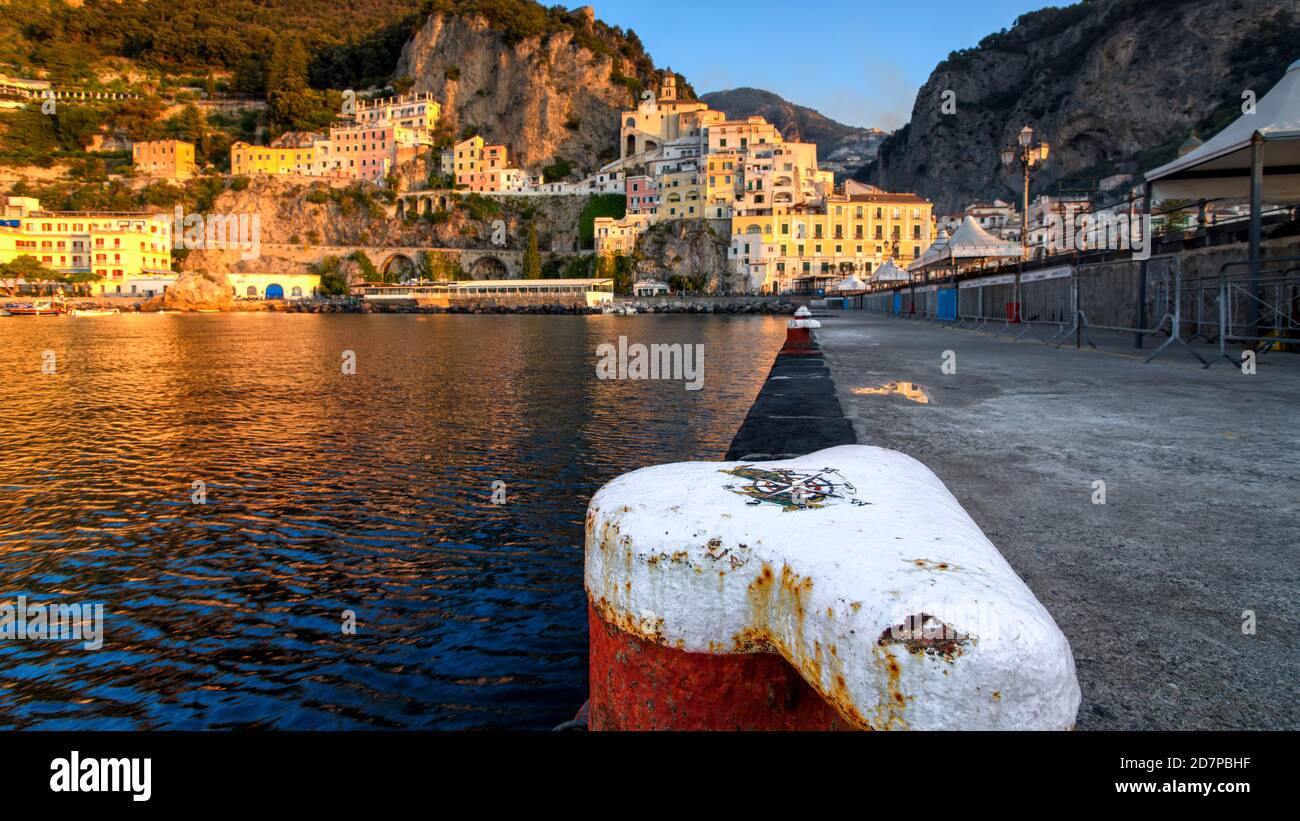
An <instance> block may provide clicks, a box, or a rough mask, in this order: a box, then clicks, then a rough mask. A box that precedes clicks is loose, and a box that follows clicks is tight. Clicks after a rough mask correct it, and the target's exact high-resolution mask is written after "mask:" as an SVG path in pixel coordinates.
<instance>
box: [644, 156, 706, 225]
mask: <svg viewBox="0 0 1300 821" xmlns="http://www.w3.org/2000/svg"><path fill="white" fill-rule="evenodd" d="M700 178H701V175H700V172H699V171H697V170H696V169H694V168H683V169H682V170H680V171H670V172H667V173H664V174H662V175H661V176H660V177H659V207H658V209H656V211H655V218H656V219H659V220H679V219H700V218H702V217H703V216H704V201H703V200H702V199H701V198H702V197H703V196H704V192H703V186H702V185H701V183H700Z"/></svg>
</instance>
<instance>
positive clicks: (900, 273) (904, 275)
mask: <svg viewBox="0 0 1300 821" xmlns="http://www.w3.org/2000/svg"><path fill="white" fill-rule="evenodd" d="M911 281H912V275H911V274H909V273H908V272H907V271H904V270H903V269H902V268H899V267H898V266H897V265H895V264H894V261H893V260H892V259H887V260H885V262H884V264H883V265H881V266H880V267H879V268H877V269H876V270H875V271H872V273H871V282H872V283H877V282H911Z"/></svg>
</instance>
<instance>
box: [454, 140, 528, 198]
mask: <svg viewBox="0 0 1300 821" xmlns="http://www.w3.org/2000/svg"><path fill="white" fill-rule="evenodd" d="M453 152H454V157H453V162H454V164H455V169H454V170H455V174H456V187H457V188H467V189H469V190H470V191H476V192H484V193H486V192H499V191H519V190H522V189H523V188H524V185H525V183H526V181H527V175H526V174H525V173H524V172H523V171H521V170H520V169H518V168H513V167H511V166H510V164H509V153H508V152H507V150H506V147H505V146H504V145H488V144H487V143H486V141H485V140H484V139H483V138H482V137H479V136H474V137H470V138H469V139H467V140H462V141H461V142H459V143H456V145H455V147H454V148H453Z"/></svg>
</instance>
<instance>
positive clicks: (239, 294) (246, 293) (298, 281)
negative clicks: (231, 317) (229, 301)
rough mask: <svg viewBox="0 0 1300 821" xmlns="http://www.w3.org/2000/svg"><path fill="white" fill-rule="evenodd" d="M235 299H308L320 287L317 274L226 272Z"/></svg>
mask: <svg viewBox="0 0 1300 821" xmlns="http://www.w3.org/2000/svg"><path fill="white" fill-rule="evenodd" d="M226 278H227V279H228V280H230V288H231V291H232V292H233V294H234V296H235V299H308V298H310V297H313V296H315V295H316V292H317V291H318V290H319V289H320V276H319V275H318V274H237V273H230V274H226Z"/></svg>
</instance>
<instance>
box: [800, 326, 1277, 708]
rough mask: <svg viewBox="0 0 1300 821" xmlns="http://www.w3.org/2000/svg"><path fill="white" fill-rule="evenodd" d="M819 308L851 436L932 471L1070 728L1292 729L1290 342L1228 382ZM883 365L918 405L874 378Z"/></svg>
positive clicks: (1227, 372) (1190, 370)
mask: <svg viewBox="0 0 1300 821" xmlns="http://www.w3.org/2000/svg"><path fill="white" fill-rule="evenodd" d="M819 319H820V320H821V322H822V329H821V331H820V332H819V339H820V341H821V343H822V345H823V347H824V349H825V351H826V357H827V361H828V364H829V365H830V367H831V369H832V371H833V373H834V377H835V382H836V388H837V391H838V393H839V398H840V401H841V403H842V405H843V408H844V412H845V414H846V415H847V416H848V417H849V418H850V419H851V420H852V422H853V425H854V428H855V430H856V433H857V436H858V441H859V442H860V443H862V444H870V445H879V446H882V447H887V448H893V449H896V450H900V451H902V452H904V453H907V454H909V455H911V456H914V457H915V458H917V459H919V460H921V461H922V462H924V463H925V464H926V465H928V466H929V467H930V468H931V469H933V470H934V472H935V473H936V474H938V476H939V478H940V479H942V480H943V481H944V483H945V484H946V485H947V486H948V488H949V489H950V490H951V491H952V492H953V494H954V495H956V497H957V499H958V500H959V501H960V502H961V503H962V505H963V506H964V507H965V508H966V510H967V511H969V512H970V514H971V516H972V517H973V518H974V519H975V521H976V522H977V523H978V524H979V525H980V526H981V528H983V530H984V532H985V533H986V534H987V536H988V537H989V539H990V540H992V542H993V543H994V544H995V545H996V546H997V547H998V548H999V549H1000V550H1001V551H1002V553H1003V555H1004V556H1005V557H1006V559H1007V561H1009V562H1010V563H1011V565H1012V567H1013V568H1015V570H1016V572H1017V573H1019V574H1020V576H1021V577H1022V578H1023V579H1024V580H1025V582H1026V583H1028V585H1029V587H1030V588H1031V589H1032V590H1033V592H1034V593H1035V594H1036V595H1037V597H1038V598H1039V600H1040V601H1042V603H1043V604H1044V605H1045V606H1046V607H1047V609H1048V610H1049V611H1050V612H1051V614H1052V616H1053V617H1054V618H1055V619H1056V622H1057V623H1058V624H1059V625H1060V627H1061V629H1062V630H1063V631H1064V632H1065V634H1066V636H1067V637H1068V639H1069V641H1070V644H1071V647H1072V648H1073V651H1074V657H1075V661H1076V664H1077V668H1078V676H1079V682H1080V685H1081V686H1082V689H1083V702H1082V706H1081V707H1080V710H1079V717H1078V728H1079V729H1081V730H1090V729H1091V730H1096V729H1118V730H1145V729H1245V728H1257V729H1281V728H1289V729H1296V728H1298V727H1300V705H1298V704H1297V703H1296V700H1295V682H1296V681H1298V680H1300V601H1298V598H1297V590H1300V567H1298V565H1297V561H1296V559H1297V551H1298V549H1300V515H1298V513H1300V481H1298V480H1300V433H1298V432H1297V428H1296V418H1297V417H1296V413H1297V411H1296V404H1297V399H1300V356H1295V355H1288V354H1265V355H1263V356H1261V357H1260V359H1259V368H1258V372H1257V373H1256V374H1255V375H1252V376H1247V375H1243V374H1242V372H1241V370H1240V368H1239V367H1233V366H1232V365H1229V364H1227V363H1223V362H1220V363H1219V364H1216V365H1215V366H1214V367H1212V368H1210V369H1209V370H1202V369H1201V367H1200V365H1199V363H1197V362H1196V361H1195V360H1194V359H1193V358H1192V357H1190V356H1187V355H1186V354H1173V353H1170V354H1168V355H1167V356H1165V357H1162V358H1161V359H1157V360H1156V361H1154V362H1152V363H1150V364H1145V365H1144V364H1142V363H1141V361H1140V359H1139V358H1135V357H1134V355H1133V354H1119V353H1115V352H1097V351H1090V350H1084V351H1076V350H1073V349H1070V348H1062V349H1055V348H1050V347H1047V346H1045V345H1043V344H1042V343H1041V342H1025V341H1022V342H1014V341H1009V340H1005V339H996V338H993V337H991V336H988V335H983V334H973V333H970V332H967V331H962V330H957V329H951V328H945V327H940V326H935V325H931V324H923V323H920V322H916V321H909V320H902V319H898V318H895V317H888V316H878V315H868V314H864V313H860V312H846V313H838V312H831V313H830V314H829V315H828V316H824V317H819ZM945 351H951V352H952V353H953V354H955V359H953V358H952V357H950V358H949V361H953V362H955V367H956V369H955V372H953V373H950V374H945V373H944V372H943V370H942V366H943V363H944V361H945V360H944V354H945ZM1143 356H1145V354H1143ZM898 381H902V382H910V383H915V384H916V385H918V386H920V388H922V389H923V391H924V393H925V395H926V397H928V400H929V401H928V403H922V402H920V401H916V400H915V399H910V398H906V397H904V396H903V395H901V394H898V393H880V392H874V389H876V388H878V387H880V386H882V385H886V384H888V383H893V382H898ZM863 389H866V391H873V392H865V391H863ZM1098 481H1101V482H1104V483H1105V504H1095V503H1094V500H1095V499H1096V498H1097V491H1098V486H1097V485H1096V482H1098ZM1244 611H1253V613H1254V615H1255V620H1256V623H1255V633H1254V635H1246V634H1244V633H1243V629H1242V626H1243V622H1244V621H1245V619H1246V617H1245V616H1243V612H1244Z"/></svg>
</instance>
